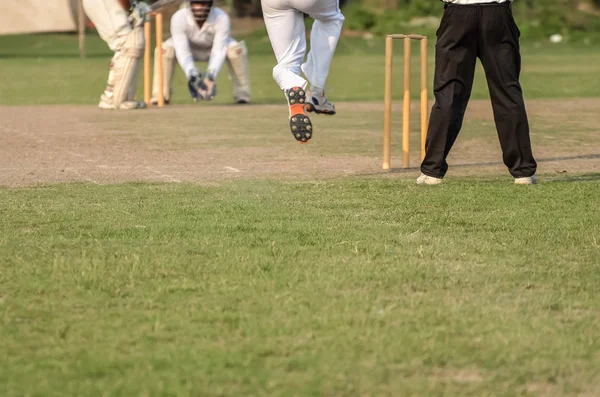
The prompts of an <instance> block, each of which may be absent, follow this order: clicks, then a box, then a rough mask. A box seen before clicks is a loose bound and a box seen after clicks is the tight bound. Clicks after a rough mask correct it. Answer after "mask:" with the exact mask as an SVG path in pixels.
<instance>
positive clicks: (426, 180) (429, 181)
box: [417, 174, 442, 185]
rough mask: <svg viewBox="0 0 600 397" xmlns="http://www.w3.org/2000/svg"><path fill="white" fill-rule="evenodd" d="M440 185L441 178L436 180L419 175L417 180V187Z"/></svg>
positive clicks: (432, 177)
mask: <svg viewBox="0 0 600 397" xmlns="http://www.w3.org/2000/svg"><path fill="white" fill-rule="evenodd" d="M440 183H442V178H436V177H434V176H429V175H425V174H421V175H420V176H419V177H418V178H417V185H439V184H440Z"/></svg>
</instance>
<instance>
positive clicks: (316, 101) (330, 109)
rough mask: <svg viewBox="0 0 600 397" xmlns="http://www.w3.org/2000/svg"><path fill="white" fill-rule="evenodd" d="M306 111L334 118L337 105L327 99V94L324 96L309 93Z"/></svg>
mask: <svg viewBox="0 0 600 397" xmlns="http://www.w3.org/2000/svg"><path fill="white" fill-rule="evenodd" d="M306 110H307V111H309V112H313V113H316V114H327V115H329V116H333V115H334V114H335V105H334V104H333V103H331V102H329V100H328V99H327V97H326V96H325V92H323V95H320V96H319V95H314V94H313V93H312V92H310V91H308V94H307V96H306Z"/></svg>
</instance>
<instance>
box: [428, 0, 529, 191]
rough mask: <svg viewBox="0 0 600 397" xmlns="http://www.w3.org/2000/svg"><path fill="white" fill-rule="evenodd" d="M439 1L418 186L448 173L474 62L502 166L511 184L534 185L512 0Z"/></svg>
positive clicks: (469, 90)
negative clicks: (487, 96)
mask: <svg viewBox="0 0 600 397" xmlns="http://www.w3.org/2000/svg"><path fill="white" fill-rule="evenodd" d="M442 1H443V2H444V3H445V4H444V16H443V17H442V20H441V22H440V27H439V29H438V31H437V44H436V53H435V76H434V83H433V90H434V94H435V104H434V105H433V108H432V110H431V117H430V122H429V130H428V132H427V141H426V154H425V159H424V160H423V163H422V164H421V176H420V177H419V178H418V179H417V183H418V184H429V185H434V184H438V183H441V182H442V178H443V177H444V175H446V171H448V163H447V162H446V157H447V156H448V153H449V152H450V149H451V148H452V145H453V144H454V141H455V140H456V137H457V136H458V133H459V131H460V129H461V127H462V123H463V119H464V115H465V110H466V108H467V103H468V102H469V97H470V96H471V89H472V87H473V77H474V74H475V62H476V61H477V58H479V59H480V60H481V63H482V65H483V68H484V70H485V76H486V79H487V83H488V88H489V91H490V97H491V99H492V109H493V111H494V120H495V123H496V130H497V131H498V138H499V140H500V146H501V148H502V157H503V160H504V164H506V166H507V167H508V170H509V172H510V174H511V175H512V176H513V177H514V178H515V183H517V184H527V185H529V184H533V183H536V176H535V171H536V168H537V164H536V162H535V159H534V158H533V153H532V152H531V141H530V138H529V122H528V121H527V112H526V110H525V103H524V101H523V92H522V90H521V84H520V83H519V75H520V72H521V54H520V48H519V36H520V32H519V28H518V27H517V24H516V23H515V20H514V19H513V15H512V6H511V5H512V3H511V1H512V0H442Z"/></svg>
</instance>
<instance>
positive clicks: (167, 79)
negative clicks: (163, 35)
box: [151, 41, 177, 103]
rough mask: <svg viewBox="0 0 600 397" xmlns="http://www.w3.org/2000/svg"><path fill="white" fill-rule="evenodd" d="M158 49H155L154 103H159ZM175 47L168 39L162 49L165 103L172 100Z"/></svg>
mask: <svg viewBox="0 0 600 397" xmlns="http://www.w3.org/2000/svg"><path fill="white" fill-rule="evenodd" d="M158 57H159V54H158V49H155V50H154V79H153V82H152V100H151V102H152V103H158V80H159V76H158ZM176 60H177V59H176V58H175V47H173V45H172V44H170V43H169V41H166V42H165V43H164V44H163V50H162V63H163V95H164V97H165V103H168V102H169V101H170V100H171V94H172V93H173V90H172V88H171V82H172V81H173V76H174V75H175V63H176Z"/></svg>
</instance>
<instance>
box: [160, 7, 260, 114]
mask: <svg viewBox="0 0 600 397" xmlns="http://www.w3.org/2000/svg"><path fill="white" fill-rule="evenodd" d="M230 25H231V23H230V19H229V16H228V15H227V13H226V12H225V11H223V10H222V9H221V8H218V7H213V0H189V1H186V2H185V3H184V5H183V7H182V8H181V9H180V10H179V11H177V12H176V13H175V14H174V15H173V17H172V18H171V38H170V39H168V40H167V41H165V43H164V44H163V53H162V57H163V74H164V76H163V82H164V86H163V93H164V96H165V98H164V99H165V103H169V101H170V99H171V95H172V93H173V90H172V87H171V81H172V79H173V74H174V71H175V58H177V61H178V62H179V65H180V66H181V68H182V69H183V71H184V72H185V75H186V76H187V79H188V88H189V90H190V93H191V95H192V98H193V99H194V100H195V101H199V100H210V99H212V98H213V97H214V96H216V94H217V84H216V80H217V75H218V74H219V71H220V70H221V67H222V66H223V63H225V62H227V66H228V67H229V76H230V78H231V80H232V83H233V97H234V100H235V102H236V103H248V102H250V77H249V73H248V50H247V48H246V44H245V43H244V42H243V41H240V42H238V41H236V40H235V39H233V38H231V37H230V36H229V34H230ZM159 56H161V54H158V53H156V51H155V56H154V59H155V62H156V60H157V59H158V57H159ZM195 62H208V68H207V70H206V73H204V74H202V73H200V72H199V71H198V69H197V68H196V64H195ZM154 71H155V72H154V84H153V90H152V94H153V95H152V100H151V102H152V103H153V104H156V103H157V102H158V80H159V76H158V67H156V65H155V67H154Z"/></svg>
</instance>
